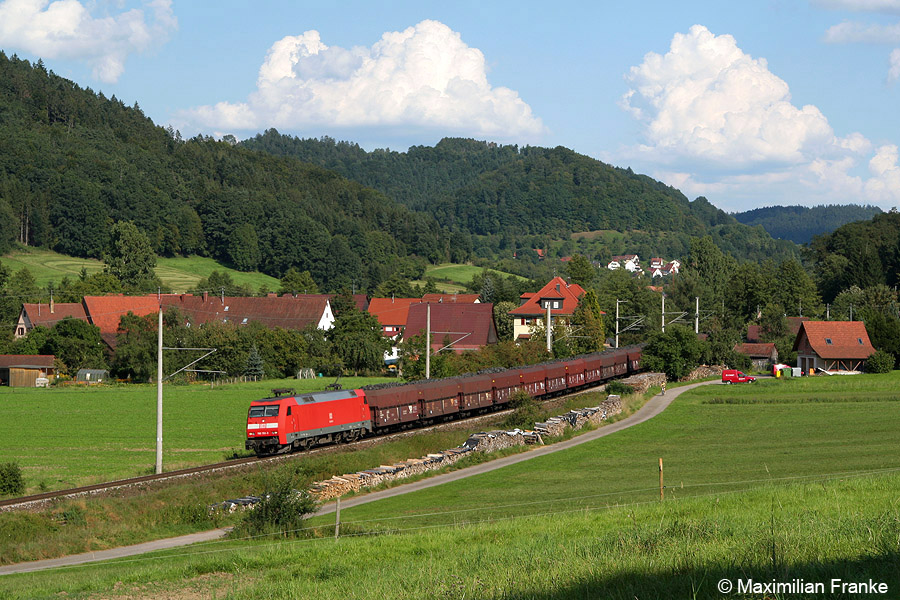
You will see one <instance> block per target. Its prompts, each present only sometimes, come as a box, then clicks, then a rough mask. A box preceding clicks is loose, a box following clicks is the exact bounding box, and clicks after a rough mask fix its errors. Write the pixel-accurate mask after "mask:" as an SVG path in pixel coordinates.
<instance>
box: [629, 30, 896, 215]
mask: <svg viewBox="0 0 900 600" xmlns="http://www.w3.org/2000/svg"><path fill="white" fill-rule="evenodd" d="M626 80H627V81H628V83H629V84H630V89H629V90H628V91H627V92H626V93H625V95H624V96H623V97H622V101H621V104H622V107H623V108H624V109H625V110H627V111H629V112H630V113H631V114H632V115H633V116H634V117H635V118H636V119H638V120H640V121H641V122H642V123H643V124H644V130H643V133H644V137H645V143H644V144H643V145H641V146H638V147H637V148H634V149H632V150H631V151H632V152H633V155H634V157H636V158H640V159H643V160H647V161H651V162H652V164H655V165H658V166H657V168H656V173H654V175H656V176H658V177H660V178H661V179H663V180H664V181H666V182H667V183H670V184H673V185H676V186H678V187H681V189H683V190H684V191H685V192H686V193H688V194H689V195H696V194H704V195H705V194H711V195H714V196H715V197H716V198H717V199H718V201H719V202H722V204H723V205H725V206H727V205H728V204H729V202H739V201H740V199H741V198H746V199H752V198H755V199H756V201H757V202H758V199H759V198H760V197H765V196H767V195H768V196H770V197H771V196H776V197H777V196H780V197H788V198H790V197H794V198H795V200H794V201H795V202H806V203H821V202H822V201H832V202H848V201H856V202H874V203H878V204H880V205H881V206H883V207H886V208H887V207H890V206H894V205H896V204H897V203H898V202H900V176H898V170H897V169H898V167H897V162H898V161H897V147H896V146H890V145H886V146H881V147H879V148H877V149H876V150H875V155H874V157H872V158H871V160H870V161H869V177H868V178H863V177H861V176H860V175H859V174H857V173H855V171H856V170H858V168H859V167H861V165H862V164H864V161H865V160H866V157H867V156H869V155H870V154H871V153H872V148H873V146H872V143H871V142H870V141H869V140H868V139H867V138H866V137H865V136H863V135H862V134H860V133H851V134H850V135H847V136H844V137H838V136H836V135H835V133H834V130H833V129H832V127H831V125H830V124H829V122H828V119H827V118H826V117H825V116H824V115H823V114H822V112H821V111H820V110H819V109H818V108H817V107H815V106H812V105H806V106H802V107H798V106H795V105H794V104H793V103H792V102H791V95H790V89H789V86H788V84H787V83H786V82H785V81H784V80H783V79H781V78H780V77H778V76H777V75H775V74H774V73H772V72H771V71H769V69H768V65H767V63H766V61H765V59H762V58H753V57H752V56H750V55H748V54H746V53H745V52H743V51H742V50H741V49H740V48H739V47H738V45H737V42H736V40H735V39H734V38H733V37H732V36H730V35H714V34H713V33H711V32H710V31H709V30H708V29H707V28H706V27H703V26H701V25H695V26H693V27H692V28H691V29H690V31H689V32H688V33H686V34H684V33H678V34H676V35H675V36H674V38H673V39H672V43H671V45H670V48H669V51H668V52H667V53H666V54H664V55H661V54H657V53H655V52H650V53H648V54H647V55H645V56H644V60H643V62H642V63H641V64H640V65H638V66H636V67H632V68H631V70H630V72H629V73H628V74H627V75H626ZM672 167H675V168H672ZM723 196H724V197H723ZM734 206H735V207H737V204H735V205H734Z"/></svg>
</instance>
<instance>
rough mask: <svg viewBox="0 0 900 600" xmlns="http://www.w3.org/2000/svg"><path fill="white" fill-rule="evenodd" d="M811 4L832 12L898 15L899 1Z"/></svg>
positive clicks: (816, 0) (847, 0) (852, 0)
mask: <svg viewBox="0 0 900 600" xmlns="http://www.w3.org/2000/svg"><path fill="white" fill-rule="evenodd" d="M813 4H814V5H816V6H820V7H822V8H830V9H833V10H852V11H857V12H884V13H898V14H900V0H814V1H813Z"/></svg>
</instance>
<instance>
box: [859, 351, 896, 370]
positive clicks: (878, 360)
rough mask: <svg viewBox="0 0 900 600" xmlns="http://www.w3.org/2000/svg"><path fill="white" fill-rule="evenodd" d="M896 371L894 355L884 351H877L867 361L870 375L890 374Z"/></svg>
mask: <svg viewBox="0 0 900 600" xmlns="http://www.w3.org/2000/svg"><path fill="white" fill-rule="evenodd" d="M893 369H894V355H893V354H891V353H890V352H885V351H884V350H876V351H875V352H873V353H872V355H871V356H869V359H868V360H867V361H866V372H868V373H890V372H891V371H892V370H893Z"/></svg>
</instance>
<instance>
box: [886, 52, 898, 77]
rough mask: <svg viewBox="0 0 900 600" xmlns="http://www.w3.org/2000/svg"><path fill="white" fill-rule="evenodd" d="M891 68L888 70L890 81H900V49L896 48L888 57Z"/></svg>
mask: <svg viewBox="0 0 900 600" xmlns="http://www.w3.org/2000/svg"><path fill="white" fill-rule="evenodd" d="M888 61H889V62H890V67H889V68H888V81H890V82H894V81H897V80H898V79H900V48H894V49H893V50H892V51H891V55H890V57H888Z"/></svg>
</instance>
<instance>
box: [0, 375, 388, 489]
mask: <svg viewBox="0 0 900 600" xmlns="http://www.w3.org/2000/svg"><path fill="white" fill-rule="evenodd" d="M382 381H393V380H392V379H383V378H352V377H350V378H346V379H343V380H342V384H343V385H344V387H345V388H348V389H349V388H353V387H359V386H361V385H365V384H368V383H379V382H382ZM328 383H331V380H330V379H315V380H309V379H306V380H297V379H286V380H267V381H262V382H257V383H237V384H229V385H223V386H217V387H215V388H210V387H209V385H203V384H193V385H165V386H163V466H164V468H165V470H174V469H179V468H184V467H188V466H194V465H200V464H209V463H213V462H220V461H222V460H224V457H225V454H226V453H228V452H230V451H232V450H239V451H243V449H244V439H245V435H246V429H245V425H246V419H247V409H248V408H249V406H250V402H251V401H252V400H256V399H259V398H265V397H267V396H270V395H271V391H272V389H273V388H279V387H281V388H284V387H288V388H294V389H296V390H297V391H298V392H301V391H315V390H321V389H322V388H323V387H324V386H325V385H326V384H328ZM0 407H2V414H3V419H2V420H0V463H2V462H9V461H16V462H18V463H19V465H20V466H21V467H22V469H23V472H24V475H25V479H26V485H27V486H28V490H29V491H30V492H37V491H38V490H39V489H44V488H46V489H51V490H53V489H63V488H68V487H75V486H79V485H86V484H89V483H97V482H103V481H111V480H113V479H120V478H125V477H133V476H135V475H143V474H146V473H148V472H150V473H152V472H153V468H154V466H155V463H156V386H155V385H112V386H92V387H80V386H79V387H75V386H59V387H55V388H48V389H36V388H9V387H2V388H0Z"/></svg>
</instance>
